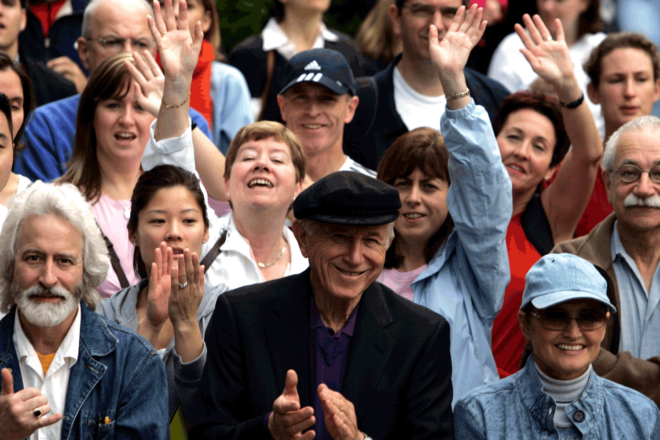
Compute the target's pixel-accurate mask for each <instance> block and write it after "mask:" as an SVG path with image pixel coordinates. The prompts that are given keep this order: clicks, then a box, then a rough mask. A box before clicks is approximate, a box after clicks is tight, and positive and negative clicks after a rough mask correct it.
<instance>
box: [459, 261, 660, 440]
mask: <svg viewBox="0 0 660 440" xmlns="http://www.w3.org/2000/svg"><path fill="white" fill-rule="evenodd" d="M601 273H604V272H600V271H599V270H598V269H596V267H595V266H594V265H593V264H591V263H589V262H588V261H586V260H583V259H582V258H580V257H577V256H575V255H571V254H552V255H546V256H545V257H543V258H542V259H541V260H539V261H538V262H537V263H536V264H535V265H534V266H533V267H532V269H531V270H530V271H529V273H528V274H527V278H526V281H527V284H526V287H525V292H524V294H523V300H522V306H521V307H520V311H519V312H518V320H519V324H520V329H521V330H522V332H523V334H524V335H525V338H526V339H527V340H529V341H530V342H531V345H532V347H533V350H534V352H533V355H532V356H530V357H529V359H528V360H527V364H526V365H525V367H524V369H522V370H521V371H519V372H518V373H516V374H514V375H513V376H510V377H508V378H506V379H503V380H501V381H500V382H497V383H494V384H491V385H485V386H483V387H480V388H477V389H475V390H473V391H471V392H470V393H468V394H467V395H466V396H465V397H464V398H462V399H461V400H460V401H459V402H458V403H457V404H456V407H455V409H454V423H455V429H456V438H457V439H459V440H462V439H466V440H467V439H469V440H475V439H483V440H486V439H488V440H495V439H502V440H504V439H510V438H515V439H530V440H531V439H539V438H560V439H585V440H586V439H593V440H607V439H611V440H619V439H624V438H626V439H627V438H630V439H639V440H643V439H650V438H651V435H652V430H653V427H654V425H656V423H657V421H658V418H659V417H660V411H659V410H658V407H657V406H656V405H655V403H653V401H651V400H650V399H649V398H647V397H645V396H643V395H642V394H640V393H638V392H637V391H634V390H632V389H630V388H627V387H625V386H622V385H619V384H616V383H614V382H611V381H609V380H607V379H603V378H601V377H599V376H598V375H597V374H596V373H595V372H594V371H593V368H592V366H591V364H592V363H593V362H594V361H595V360H596V358H597V357H598V352H599V350H600V343H601V342H602V341H603V338H604V337H605V330H606V326H607V325H609V323H610V321H611V314H613V313H616V308H615V307H614V306H613V305H612V304H611V302H610V300H609V298H608V296H609V295H608V289H611V287H609V286H608V282H607V280H606V279H605V278H604V277H603V276H602V275H601Z"/></svg>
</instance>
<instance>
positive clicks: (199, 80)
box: [156, 40, 215, 129]
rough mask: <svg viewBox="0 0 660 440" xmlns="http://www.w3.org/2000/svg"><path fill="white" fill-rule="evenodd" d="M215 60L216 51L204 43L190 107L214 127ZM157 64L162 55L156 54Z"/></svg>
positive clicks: (196, 70) (191, 92)
mask: <svg viewBox="0 0 660 440" xmlns="http://www.w3.org/2000/svg"><path fill="white" fill-rule="evenodd" d="M214 59H215V51H214V50H213V46H212V45H211V43H209V42H208V41H206V40H204V41H202V50H201V52H200V53H199V59H198V60H197V67H195V71H194V72H193V78H192V84H191V86H190V107H192V108H194V109H195V110H197V111H198V112H200V113H201V114H202V116H204V118H205V119H206V120H207V121H208V123H209V128H211V129H212V128H213V127H212V121H213V101H211V62H212V61H213V60H214ZM156 62H157V63H158V65H159V66H160V67H161V69H162V67H163V65H162V64H161V63H160V54H156Z"/></svg>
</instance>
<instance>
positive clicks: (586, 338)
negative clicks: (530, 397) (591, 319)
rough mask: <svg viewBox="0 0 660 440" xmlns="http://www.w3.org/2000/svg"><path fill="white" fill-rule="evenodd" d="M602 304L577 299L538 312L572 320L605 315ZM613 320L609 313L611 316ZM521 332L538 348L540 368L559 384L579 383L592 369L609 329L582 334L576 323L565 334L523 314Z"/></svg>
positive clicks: (604, 328) (536, 357) (573, 322)
mask: <svg viewBox="0 0 660 440" xmlns="http://www.w3.org/2000/svg"><path fill="white" fill-rule="evenodd" d="M602 311H603V308H602V306H601V305H600V303H599V302H598V301H595V300H590V299H577V300H573V301H567V302H564V303H561V304H558V305H556V306H553V307H549V308H547V309H544V310H540V311H536V313H539V314H546V313H549V314H557V313H560V314H567V315H569V316H572V317H576V316H581V315H585V314H586V315H593V314H597V313H602ZM607 316H609V313H608V315H607ZM518 318H519V320H520V328H521V330H522V332H523V334H524V335H525V338H527V339H529V340H530V341H531V343H532V346H533V348H534V361H535V362H536V365H538V367H539V368H540V369H541V371H543V372H544V373H545V374H547V375H548V376H550V377H552V378H554V379H559V380H571V379H575V378H577V377H579V376H581V375H582V374H584V372H585V371H587V368H589V365H591V364H592V363H593V362H594V361H595V360H596V358H597V357H598V352H599V351H600V343H601V342H602V341H603V339H604V338H605V331H606V329H607V326H605V325H603V326H602V327H601V328H599V329H596V330H589V331H586V330H582V329H580V327H579V326H578V324H577V321H575V320H572V321H571V323H570V324H569V326H568V327H566V328H565V329H564V330H548V329H546V328H544V327H543V326H542V325H541V323H540V322H539V319H538V318H536V317H533V316H529V315H527V316H525V315H524V314H522V313H521V314H519V315H518Z"/></svg>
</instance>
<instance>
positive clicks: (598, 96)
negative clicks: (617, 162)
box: [589, 47, 660, 136]
mask: <svg viewBox="0 0 660 440" xmlns="http://www.w3.org/2000/svg"><path fill="white" fill-rule="evenodd" d="M600 68H601V73H600V81H599V84H598V88H595V87H593V85H591V84H590V85H589V97H590V98H591V100H592V101H593V102H595V103H596V104H600V105H601V107H602V109H603V117H604V119H605V127H606V130H607V134H608V136H609V135H611V134H612V133H614V132H615V131H616V130H617V129H618V128H619V127H621V126H622V125H623V124H625V123H626V122H629V121H632V120H633V119H637V118H639V117H640V116H645V115H650V114H651V110H652V109H653V103H654V102H655V101H657V100H658V98H660V78H656V79H654V78H653V63H652V61H651V57H650V56H649V55H648V54H647V53H646V52H644V51H643V50H641V49H635V48H630V47H628V48H620V49H615V50H613V51H612V52H611V53H609V54H607V55H605V56H604V57H603V59H602V61H601V66H600Z"/></svg>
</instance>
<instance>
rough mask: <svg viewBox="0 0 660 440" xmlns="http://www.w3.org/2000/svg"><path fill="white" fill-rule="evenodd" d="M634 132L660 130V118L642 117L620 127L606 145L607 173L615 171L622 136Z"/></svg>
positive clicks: (604, 162) (604, 166) (604, 159)
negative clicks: (617, 151)
mask: <svg viewBox="0 0 660 440" xmlns="http://www.w3.org/2000/svg"><path fill="white" fill-rule="evenodd" d="M632 130H660V118H657V117H655V116H641V117H639V118H637V119H633V120H632V121H629V122H626V123H625V124H623V125H622V126H621V127H619V129H618V130H617V131H615V132H614V134H613V135H612V136H610V139H609V140H608V141H607V143H606V144H605V152H604V153H603V168H605V169H606V170H607V171H612V170H613V169H614V156H616V149H617V147H618V146H619V140H620V139H621V136H622V135H623V134H624V133H626V132H628V131H632Z"/></svg>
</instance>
